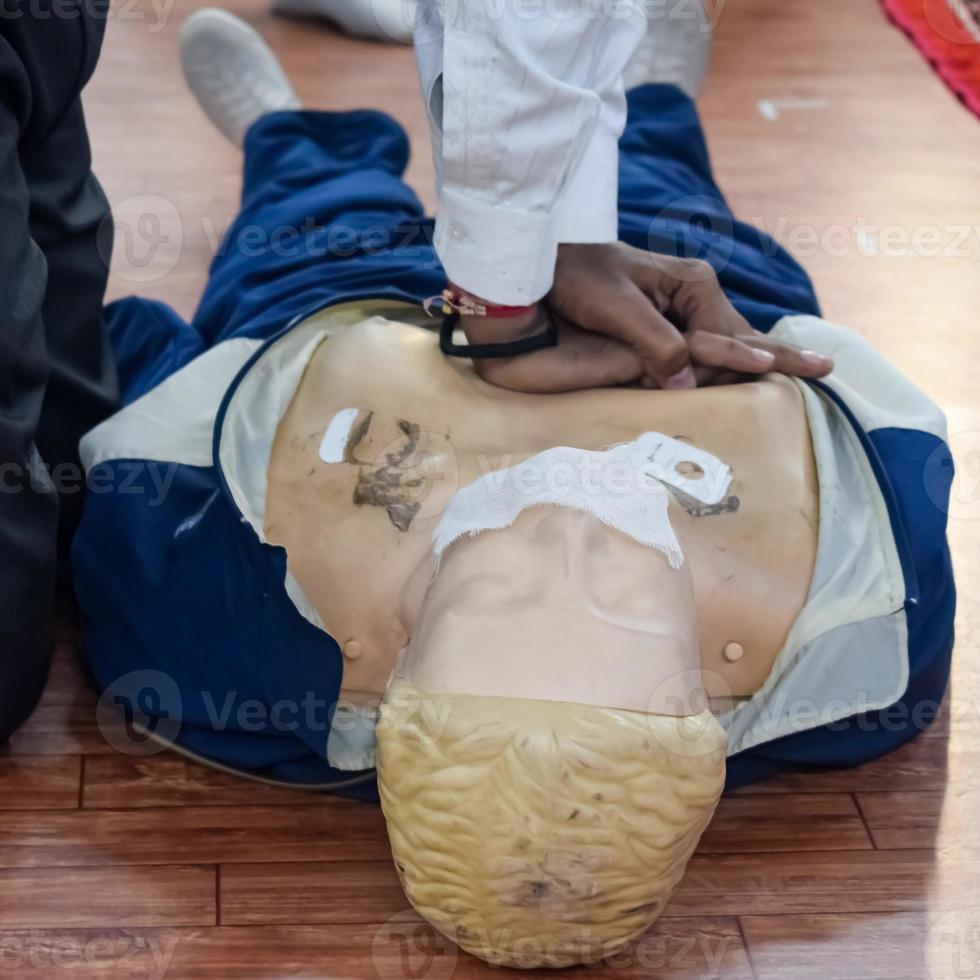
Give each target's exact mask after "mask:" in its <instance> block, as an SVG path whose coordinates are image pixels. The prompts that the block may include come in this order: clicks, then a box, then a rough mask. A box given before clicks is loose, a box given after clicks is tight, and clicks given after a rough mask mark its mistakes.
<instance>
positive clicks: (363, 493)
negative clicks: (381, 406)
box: [345, 412, 425, 534]
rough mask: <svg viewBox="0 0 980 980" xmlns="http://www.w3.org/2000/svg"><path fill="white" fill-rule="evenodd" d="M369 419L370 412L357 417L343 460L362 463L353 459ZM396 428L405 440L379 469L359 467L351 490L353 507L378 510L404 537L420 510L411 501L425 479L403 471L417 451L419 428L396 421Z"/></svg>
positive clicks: (366, 430)
mask: <svg viewBox="0 0 980 980" xmlns="http://www.w3.org/2000/svg"><path fill="white" fill-rule="evenodd" d="M373 418H374V413H373V412H368V413H365V417H364V418H359V419H358V420H357V422H356V423H355V426H354V428H353V429H352V430H351V435H350V438H349V439H348V441H347V448H346V449H345V458H346V459H347V460H348V461H349V462H358V463H362V461H361V460H358V459H357V446H358V444H359V443H360V442H361V441H362V440H363V439H364V438H365V436H366V435H367V433H368V430H369V429H370V428H371V422H372V420H373ZM398 429H399V431H400V432H401V433H402V435H404V437H405V441H404V442H403V443H402V444H401V445H400V446H399V448H398V449H397V450H396V451H395V452H390V453H386V454H385V461H384V462H383V463H382V464H381V465H380V466H367V465H363V466H362V469H361V470H360V471H359V472H358V474H357V485H356V486H355V487H354V505H355V506H356V507H380V508H382V509H383V510H384V511H385V513H387V515H388V520H390V521H391V523H392V524H393V525H394V526H395V527H396V528H397V529H398V530H399V531H401V532H402V533H403V534H404V533H406V532H407V531H408V530H409V528H411V526H412V522H413V521H414V520H415V518H416V517H417V516H418V513H419V511H420V510H421V508H422V504H421V503H420V502H419V501H418V500H417V499H415V498H416V497H417V496H418V492H419V491H420V490H421V489H423V488H424V486H425V480H424V479H423V478H421V477H410V476H409V475H408V474H407V473H406V472H405V464H406V462H407V461H408V460H410V459H411V458H412V457H413V456H414V455H415V453H416V451H417V450H418V446H419V440H420V439H421V437H422V429H421V427H420V426H418V425H416V424H415V423H414V422H408V421H407V420H405V419H399V420H398Z"/></svg>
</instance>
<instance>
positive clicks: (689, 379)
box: [664, 365, 698, 391]
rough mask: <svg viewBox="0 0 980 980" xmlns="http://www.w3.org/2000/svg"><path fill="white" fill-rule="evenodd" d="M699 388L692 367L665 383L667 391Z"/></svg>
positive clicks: (679, 372)
mask: <svg viewBox="0 0 980 980" xmlns="http://www.w3.org/2000/svg"><path fill="white" fill-rule="evenodd" d="M697 386H698V379H697V378H696V377H695V376H694V368H692V367H691V366H690V365H688V366H687V367H686V368H684V370H683V371H678V372H677V374H675V375H674V376H673V377H671V378H668V379H667V380H666V381H665V382H664V388H665V389H666V390H667V391H677V390H678V389H680V388H697Z"/></svg>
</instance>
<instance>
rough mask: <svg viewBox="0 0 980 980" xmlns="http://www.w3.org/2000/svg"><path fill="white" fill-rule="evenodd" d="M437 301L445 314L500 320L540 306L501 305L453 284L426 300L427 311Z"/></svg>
mask: <svg viewBox="0 0 980 980" xmlns="http://www.w3.org/2000/svg"><path fill="white" fill-rule="evenodd" d="M436 302H439V303H441V305H442V312H443V314H444V315H445V316H448V315H449V314H450V313H459V314H460V315H461V316H486V317H493V318H494V319H499V320H503V319H507V318H509V317H515V316H523V315H524V314H525V313H529V312H530V311H531V310H534V309H536V308H537V306H538V304H537V303H530V304H529V305H527V306H500V305H497V304H495V303H484V302H482V301H481V300H478V299H476V298H475V297H473V296H471V295H470V294H469V293H467V292H465V291H464V290H462V289H460V288H459V287H458V286H452V285H450V286H449V287H448V288H446V289H444V290H443V291H442V294H441V295H439V296H433V297H431V298H430V299H427V300H426V301H425V303H424V304H423V305H424V306H425V310H426V312H427V313H429V312H430V308H431V307H432V306H433V305H434V304H435V303H436Z"/></svg>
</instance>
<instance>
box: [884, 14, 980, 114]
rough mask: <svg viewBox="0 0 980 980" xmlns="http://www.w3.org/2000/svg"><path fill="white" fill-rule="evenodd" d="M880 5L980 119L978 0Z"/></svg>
mask: <svg viewBox="0 0 980 980" xmlns="http://www.w3.org/2000/svg"><path fill="white" fill-rule="evenodd" d="M882 3H883V5H884V8H885V11H886V13H887V14H888V16H889V17H890V18H891V20H892V21H893V22H894V23H895V24H896V25H897V26H898V27H899V28H901V29H902V30H903V31H904V32H905V33H906V34H908V36H909V37H910V38H911V39H912V41H913V42H914V43H915V45H916V47H918V48H919V50H920V51H921V52H922V53H923V55H925V57H926V58H927V59H928V61H929V63H930V64H931V65H932V66H933V68H935V70H936V71H937V72H938V74H939V76H940V77H941V78H942V79H943V81H944V82H946V84H947V85H948V86H949V87H950V88H951V89H952V90H953V91H954V92H955V93H956V94H957V96H959V98H960V99H961V100H962V101H963V103H964V104H965V105H966V106H967V108H969V109H970V110H971V111H972V112H973V113H975V114H976V115H977V116H980V0H882ZM968 25H969V26H968Z"/></svg>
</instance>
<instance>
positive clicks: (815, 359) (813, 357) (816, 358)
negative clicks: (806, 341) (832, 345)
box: [800, 350, 830, 367]
mask: <svg viewBox="0 0 980 980" xmlns="http://www.w3.org/2000/svg"><path fill="white" fill-rule="evenodd" d="M800 357H802V358H803V360H804V361H806V362H807V364H816V365H819V366H820V367H823V366H824V365H826V364H829V363H830V358H829V357H824V356H823V354H818V353H817V352H816V351H815V350H801V351H800Z"/></svg>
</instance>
